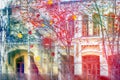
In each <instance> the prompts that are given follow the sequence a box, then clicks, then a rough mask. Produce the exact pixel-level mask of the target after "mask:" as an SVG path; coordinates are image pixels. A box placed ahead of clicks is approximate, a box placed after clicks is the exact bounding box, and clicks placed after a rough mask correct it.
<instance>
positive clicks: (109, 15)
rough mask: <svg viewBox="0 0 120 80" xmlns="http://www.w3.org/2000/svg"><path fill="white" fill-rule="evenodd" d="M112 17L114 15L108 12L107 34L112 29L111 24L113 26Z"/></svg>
mask: <svg viewBox="0 0 120 80" xmlns="http://www.w3.org/2000/svg"><path fill="white" fill-rule="evenodd" d="M114 17H115V15H114V13H112V12H111V13H109V14H108V18H107V19H108V20H107V21H108V34H111V33H112V31H113V26H114Z"/></svg>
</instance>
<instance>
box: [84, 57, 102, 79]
mask: <svg viewBox="0 0 120 80" xmlns="http://www.w3.org/2000/svg"><path fill="white" fill-rule="evenodd" d="M82 75H83V77H84V79H85V80H99V77H100V59H99V56H96V55H85V56H82Z"/></svg>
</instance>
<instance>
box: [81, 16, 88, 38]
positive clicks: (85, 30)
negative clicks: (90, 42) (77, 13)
mask: <svg viewBox="0 0 120 80" xmlns="http://www.w3.org/2000/svg"><path fill="white" fill-rule="evenodd" d="M82 19H83V20H82V36H88V15H83V17H82Z"/></svg>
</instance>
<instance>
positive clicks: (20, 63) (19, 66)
mask: <svg viewBox="0 0 120 80" xmlns="http://www.w3.org/2000/svg"><path fill="white" fill-rule="evenodd" d="M16 73H24V56H21V57H19V58H17V59H16Z"/></svg>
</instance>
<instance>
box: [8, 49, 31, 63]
mask: <svg viewBox="0 0 120 80" xmlns="http://www.w3.org/2000/svg"><path fill="white" fill-rule="evenodd" d="M22 53H24V54H26V55H28V54H27V53H28V51H27V50H25V49H16V50H13V51H10V52H8V64H10V65H12V64H13V63H12V61H13V58H14V57H15V56H16V55H21V54H22ZM29 54H30V55H33V53H32V52H30V53H29Z"/></svg>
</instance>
